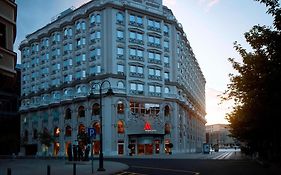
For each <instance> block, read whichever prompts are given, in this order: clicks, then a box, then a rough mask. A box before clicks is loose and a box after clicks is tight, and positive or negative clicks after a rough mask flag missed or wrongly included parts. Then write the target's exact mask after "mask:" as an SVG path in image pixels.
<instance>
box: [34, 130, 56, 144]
mask: <svg viewBox="0 0 281 175" xmlns="http://www.w3.org/2000/svg"><path fill="white" fill-rule="evenodd" d="M38 139H39V142H40V143H41V144H44V145H45V146H47V147H50V146H51V144H52V143H53V142H54V141H55V139H54V137H53V136H52V135H51V134H50V132H49V131H48V130H47V129H44V130H43V132H42V133H39V137H38Z"/></svg>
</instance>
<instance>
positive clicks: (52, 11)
mask: <svg viewBox="0 0 281 175" xmlns="http://www.w3.org/2000/svg"><path fill="white" fill-rule="evenodd" d="M88 1H89V0H48V1H45V0H16V3H17V4H18V18H17V38H16V42H15V51H16V52H18V51H17V50H18V46H19V43H20V42H21V41H22V40H23V39H24V38H25V36H26V35H27V34H30V33H32V32H34V31H36V30H38V29H39V28H41V27H43V26H45V25H46V24H48V23H49V22H50V21H51V18H52V17H54V16H56V15H57V14H59V13H60V12H62V11H64V10H66V9H67V8H69V7H71V6H74V7H79V6H80V5H82V4H83V3H85V2H88ZM163 3H164V5H166V6H168V7H169V8H170V9H172V11H173V13H174V15H175V16H176V18H177V20H178V22H180V23H181V24H182V25H183V28H184V31H185V33H186V34H187V38H188V39H189V41H190V44H191V47H192V48H193V51H194V53H195V55H196V58H197V60H198V62H199V65H200V67H201V70H202V72H203V74H204V76H205V78H206V81H207V84H206V111H207V116H206V119H207V121H208V123H207V124H213V123H226V120H225V119H224V115H225V113H226V111H229V107H230V106H231V103H226V104H223V105H218V103H219V99H218V97H217V95H219V94H221V93H222V91H224V90H225V89H226V86H227V84H228V83H229V77H228V74H229V73H233V72H234V71H233V69H232V67H231V64H230V63H229V62H228V61H227V58H229V57H232V58H237V60H239V58H240V57H239V55H238V54H237V53H236V51H235V50H234V49H233V42H234V41H238V42H239V43H241V44H242V45H243V46H244V47H246V48H249V46H248V45H247V43H246V42H245V39H244V35H243V34H244V33H245V32H247V31H249V30H250V29H251V27H252V26H253V25H256V24H261V25H271V24H272V17H271V16H270V15H267V14H266V8H265V6H264V5H263V4H260V3H258V2H255V1H254V0H163ZM18 63H20V58H18Z"/></svg>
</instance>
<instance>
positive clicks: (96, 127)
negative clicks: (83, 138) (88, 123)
mask: <svg viewBox="0 0 281 175" xmlns="http://www.w3.org/2000/svg"><path fill="white" fill-rule="evenodd" d="M93 128H95V130H96V133H97V134H100V123H99V122H95V123H94V124H93Z"/></svg>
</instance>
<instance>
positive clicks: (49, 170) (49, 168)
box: [47, 165, 51, 175]
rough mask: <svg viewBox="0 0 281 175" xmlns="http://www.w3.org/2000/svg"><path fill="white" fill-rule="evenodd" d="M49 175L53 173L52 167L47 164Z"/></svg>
mask: <svg viewBox="0 0 281 175" xmlns="http://www.w3.org/2000/svg"><path fill="white" fill-rule="evenodd" d="M47 175H51V167H50V165H47Z"/></svg>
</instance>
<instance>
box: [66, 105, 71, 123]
mask: <svg viewBox="0 0 281 175" xmlns="http://www.w3.org/2000/svg"><path fill="white" fill-rule="evenodd" d="M64 119H66V120H69V119H71V110H70V108H67V109H66V110H65V115H64Z"/></svg>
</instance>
